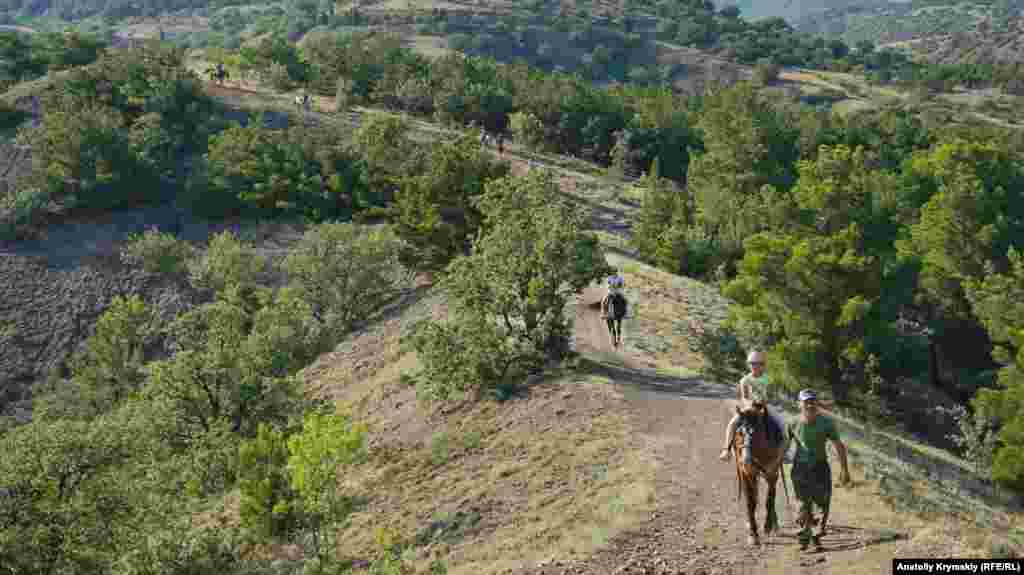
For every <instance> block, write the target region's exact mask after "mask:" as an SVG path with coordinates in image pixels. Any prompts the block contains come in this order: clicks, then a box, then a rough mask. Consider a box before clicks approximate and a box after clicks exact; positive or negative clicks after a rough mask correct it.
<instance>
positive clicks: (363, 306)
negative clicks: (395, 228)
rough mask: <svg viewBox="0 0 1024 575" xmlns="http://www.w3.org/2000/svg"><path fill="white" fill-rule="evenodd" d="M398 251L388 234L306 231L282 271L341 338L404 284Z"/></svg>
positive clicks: (354, 229)
mask: <svg viewBox="0 0 1024 575" xmlns="http://www.w3.org/2000/svg"><path fill="white" fill-rule="evenodd" d="M399 247H400V246H399V242H398V240H397V238H396V237H395V236H394V234H393V233H392V232H391V230H390V228H375V229H374V228H364V227H360V226H358V225H355V224H350V223H335V224H321V225H319V226H315V227H312V228H310V229H309V230H308V231H306V233H305V235H304V236H303V238H302V240H301V241H300V242H299V243H298V245H297V246H296V247H295V248H294V249H293V250H292V252H291V253H290V254H289V255H288V257H287V258H286V259H285V260H284V264H283V266H282V267H283V269H284V270H285V271H286V272H287V273H288V278H289V280H290V283H291V285H292V286H293V287H294V288H295V289H297V290H298V292H299V293H300V294H301V295H302V297H303V298H304V299H305V300H306V301H307V302H309V304H310V305H311V306H312V309H313V314H314V316H315V317H316V318H317V319H318V320H319V321H321V322H322V323H323V324H324V325H325V327H326V329H327V330H328V331H329V332H330V334H331V337H333V338H340V337H341V336H342V335H343V334H345V333H347V332H348V331H349V330H350V329H352V328H353V327H354V326H355V325H356V324H357V323H358V322H361V321H363V320H365V319H367V318H368V317H369V316H370V315H371V314H373V313H375V312H376V311H377V310H378V309H379V308H380V307H381V306H382V305H383V304H384V303H385V302H387V301H388V300H389V299H391V298H392V297H394V296H396V295H397V294H398V293H399V291H400V290H401V289H402V288H403V287H404V286H405V285H406V284H407V280H408V275H407V274H405V273H403V270H402V268H401V266H400V265H399V263H398V249H399Z"/></svg>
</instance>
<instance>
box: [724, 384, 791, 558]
mask: <svg viewBox="0 0 1024 575" xmlns="http://www.w3.org/2000/svg"><path fill="white" fill-rule="evenodd" d="M736 413H738V414H739V416H740V420H739V422H738V423H737V425H736V435H735V437H734V439H733V443H732V446H733V451H734V455H735V457H736V479H737V482H738V483H739V493H738V495H737V497H744V496H745V497H746V499H747V527H748V529H749V530H750V533H749V535H748V536H747V543H749V544H751V545H759V544H760V538H759V536H758V532H757V492H758V480H757V478H758V477H759V476H763V477H764V479H765V481H766V482H767V483H768V499H767V501H766V506H767V507H766V510H767V517H765V522H764V532H765V535H769V534H771V533H772V532H773V531H775V530H776V529H778V528H779V518H778V516H777V515H776V513H775V487H776V484H777V482H778V479H779V476H780V475H783V474H782V456H783V453H784V451H785V444H784V442H781V441H779V442H774V441H772V440H771V439H770V438H769V437H768V427H767V426H768V411H767V408H766V406H765V404H763V403H754V404H753V405H752V406H751V407H749V408H747V409H745V410H744V409H740V407H739V406H737V407H736ZM782 489H783V490H786V478H785V476H783V478H782ZM786 500H787V501H789V492H788V491H786Z"/></svg>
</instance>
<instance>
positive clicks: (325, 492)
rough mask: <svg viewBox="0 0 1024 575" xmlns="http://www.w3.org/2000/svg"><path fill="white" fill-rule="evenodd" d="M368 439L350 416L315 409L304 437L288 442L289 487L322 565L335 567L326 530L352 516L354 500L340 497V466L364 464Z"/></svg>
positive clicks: (332, 542) (331, 536)
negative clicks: (298, 504) (297, 502)
mask: <svg viewBox="0 0 1024 575" xmlns="http://www.w3.org/2000/svg"><path fill="white" fill-rule="evenodd" d="M365 434H366V428H365V427H364V426H363V425H361V424H354V423H353V422H352V420H351V419H350V418H349V417H347V416H344V415H338V414H334V413H330V412H329V411H320V410H315V411H312V412H310V413H308V414H307V415H306V416H305V419H304V421H303V424H302V432H301V433H299V434H297V435H294V436H292V437H291V438H290V439H288V453H289V454H290V455H289V457H288V471H289V475H290V480H291V487H292V489H294V490H295V492H296V493H297V494H298V501H300V502H301V505H302V514H303V518H304V524H305V526H306V527H307V528H309V529H310V530H311V531H312V534H313V538H312V539H313V546H314V553H315V556H316V557H317V559H318V560H319V562H320V565H321V566H328V565H330V564H332V563H333V557H334V545H335V542H336V540H337V538H336V537H335V536H334V534H333V533H330V532H329V531H328V528H329V527H330V526H331V525H334V524H336V523H337V522H339V521H342V520H343V519H344V518H345V517H347V516H348V514H349V513H350V512H351V511H352V504H351V499H349V498H346V497H344V496H341V495H339V494H338V467H339V466H341V465H343V464H351V463H355V462H357V461H359V460H360V458H361V456H362V455H363V453H364V452H363V446H364V442H365Z"/></svg>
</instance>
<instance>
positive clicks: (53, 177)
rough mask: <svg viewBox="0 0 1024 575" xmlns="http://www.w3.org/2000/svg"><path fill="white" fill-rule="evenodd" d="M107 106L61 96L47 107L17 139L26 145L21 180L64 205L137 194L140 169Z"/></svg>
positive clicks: (103, 202) (111, 201) (98, 203)
mask: <svg viewBox="0 0 1024 575" xmlns="http://www.w3.org/2000/svg"><path fill="white" fill-rule="evenodd" d="M123 126H124V118H123V117H122V116H121V114H120V113H119V112H118V111H117V110H115V109H112V108H110V107H108V106H104V105H102V104H99V103H91V102H85V101H82V100H81V99H79V98H76V97H71V96H64V97H61V98H59V99H58V100H56V101H55V102H53V103H52V104H51V105H48V106H47V113H46V114H44V115H43V118H42V122H41V123H40V125H39V127H38V128H27V129H26V130H25V131H24V132H22V134H21V136H20V137H21V138H23V141H25V142H26V143H27V144H28V145H30V146H32V150H33V153H32V173H31V174H30V175H29V176H28V180H27V181H26V185H28V186H37V187H39V188H41V189H46V190H49V191H50V192H51V194H53V195H54V197H56V198H61V199H62V200H63V202H64V203H65V204H66V205H70V206H79V205H87V206H90V207H106V208H111V207H116V206H118V205H122V204H125V203H127V202H129V201H131V200H138V199H140V198H141V192H140V190H139V189H138V188H137V187H136V185H137V184H139V183H141V182H140V181H139V180H138V177H139V176H141V175H142V174H144V173H145V172H143V171H142V169H141V166H140V164H139V162H138V159H137V157H136V156H135V153H134V152H133V151H132V149H131V144H130V143H129V141H128V138H127V137H126V135H125V132H124V130H123V129H122V127H123Z"/></svg>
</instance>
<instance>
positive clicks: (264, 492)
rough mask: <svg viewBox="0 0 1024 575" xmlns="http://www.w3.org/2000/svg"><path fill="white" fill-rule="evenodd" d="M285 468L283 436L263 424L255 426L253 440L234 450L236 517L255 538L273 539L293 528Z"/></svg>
mask: <svg viewBox="0 0 1024 575" xmlns="http://www.w3.org/2000/svg"><path fill="white" fill-rule="evenodd" d="M287 465H288V447H287V444H286V443H285V438H284V435H283V434H282V433H281V432H280V431H279V430H276V429H273V428H271V427H268V426H267V425H265V424H262V423H261V424H260V425H259V426H258V429H257V431H256V437H254V438H252V439H250V440H247V441H243V442H242V444H241V445H240V446H239V448H238V470H239V477H238V487H239V490H240V491H241V494H242V500H241V505H240V508H239V515H240V517H241V520H242V525H243V526H245V527H246V528H247V529H249V530H250V531H252V532H253V533H254V534H255V535H257V536H258V537H261V538H264V539H267V538H271V537H277V536H280V535H284V534H286V533H288V532H289V531H291V530H292V529H293V528H294V527H295V521H296V516H295V510H294V508H293V501H292V499H293V498H294V494H293V493H292V490H291V485H290V483H289V477H288V473H287Z"/></svg>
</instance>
